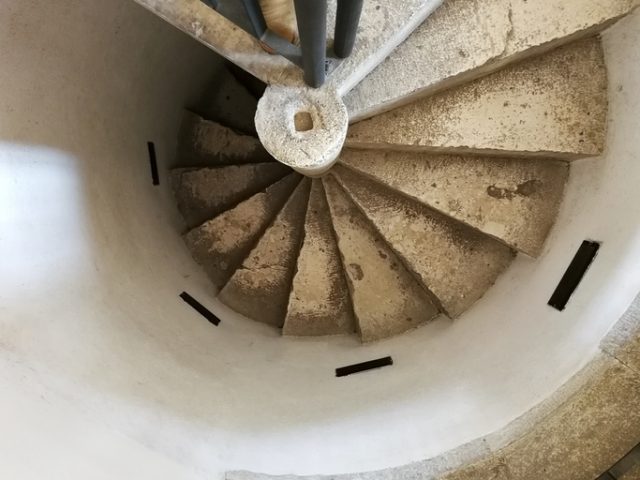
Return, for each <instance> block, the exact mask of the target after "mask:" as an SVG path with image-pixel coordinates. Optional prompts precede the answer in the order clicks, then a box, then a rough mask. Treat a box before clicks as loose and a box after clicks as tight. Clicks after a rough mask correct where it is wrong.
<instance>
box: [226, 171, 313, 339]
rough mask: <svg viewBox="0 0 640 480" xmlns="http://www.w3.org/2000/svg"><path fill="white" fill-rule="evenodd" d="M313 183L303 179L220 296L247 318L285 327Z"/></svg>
mask: <svg viewBox="0 0 640 480" xmlns="http://www.w3.org/2000/svg"><path fill="white" fill-rule="evenodd" d="M310 184H311V181H310V180H309V179H304V180H302V181H301V182H300V184H299V185H298V186H297V187H296V189H295V191H294V192H293V194H292V195H291V197H290V198H289V200H287V203H286V204H285V206H284V207H283V208H282V210H281V211H280V213H278V216H277V217H276V219H275V220H274V222H273V224H272V225H271V226H270V227H269V228H268V229H267V230H266V232H265V233H264V235H263V236H262V237H261V238H260V241H259V242H258V244H257V245H256V247H255V248H254V249H253V250H252V251H251V253H250V254H249V256H248V257H247V258H246V259H245V260H244V261H243V262H242V265H241V266H240V268H238V269H237V270H236V271H235V273H234V274H233V276H232V277H231V279H230V280H229V282H227V284H226V285H225V286H224V288H223V289H222V291H221V292H220V296H219V298H220V300H221V301H222V302H223V303H225V304H226V305H227V306H229V307H231V308H232V309H234V310H235V311H236V312H239V313H241V314H243V315H245V316H246V317H249V318H251V319H253V320H256V321H258V322H263V323H267V324H269V325H273V326H274V327H282V325H283V324H284V318H285V315H286V313H287V303H288V301H289V292H290V291H291V281H292V279H293V275H294V273H295V266H296V259H297V257H298V252H299V251H300V243H301V240H302V235H303V232H304V218H305V211H306V209H307V202H308V197H309V187H310Z"/></svg>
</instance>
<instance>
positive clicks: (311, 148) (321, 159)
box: [256, 86, 349, 176]
mask: <svg viewBox="0 0 640 480" xmlns="http://www.w3.org/2000/svg"><path fill="white" fill-rule="evenodd" d="M301 113H302V114H308V116H310V117H311V124H312V128H311V129H307V130H305V131H298V130H297V129H296V123H295V118H296V115H299V114H301ZM348 125H349V119H348V116H347V109H346V108H345V106H344V103H343V102H342V99H341V98H340V96H339V95H338V93H337V92H336V91H335V90H332V89H329V88H327V87H325V88H322V89H312V88H291V87H282V86H271V87H269V88H267V90H266V92H265V94H264V95H263V96H262V98H261V99H260V101H259V102H258V111H257V112H256V130H257V131H258V136H259V137H260V141H262V144H263V145H264V147H265V148H266V149H267V151H268V152H269V153H270V154H271V155H272V156H273V157H274V158H276V159H277V160H278V161H279V162H282V163H284V164H285V165H288V166H290V167H291V168H294V169H295V170H297V171H298V172H300V173H302V174H304V175H311V176H318V175H321V174H322V173H324V172H325V171H326V170H328V169H329V168H330V167H331V165H333V163H334V162H335V159H336V157H337V156H338V154H339V153H340V150H341V149H342V145H343V143H344V139H345V137H346V135H347V128H348Z"/></svg>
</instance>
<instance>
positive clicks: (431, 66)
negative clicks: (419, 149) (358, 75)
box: [345, 0, 638, 122]
mask: <svg viewBox="0 0 640 480" xmlns="http://www.w3.org/2000/svg"><path fill="white" fill-rule="evenodd" d="M637 5H638V0H563V1H557V2H554V1H542V0H540V1H525V0H447V1H446V2H444V4H443V5H442V6H441V7H440V8H439V9H438V10H436V12H435V13H434V14H433V15H432V16H431V17H429V18H428V19H427V20H426V21H425V22H424V23H423V24H422V25H421V26H420V27H418V28H417V29H416V30H415V31H414V32H413V33H412V34H411V35H410V36H409V38H408V39H407V40H406V41H405V42H404V43H403V44H402V45H400V46H399V47H398V48H396V50H394V51H393V52H392V53H391V55H389V56H388V57H387V58H386V60H385V61H384V62H382V63H381V64H380V65H379V66H378V67H377V68H376V69H375V70H373V71H372V72H371V73H369V75H368V76H367V77H366V78H365V79H364V80H363V81H362V82H360V84H358V85H357V86H356V88H354V89H353V90H352V91H351V92H349V94H348V95H347V96H346V97H345V103H346V105H347V108H348V110H349V118H350V120H351V121H352V122H355V121H358V120H362V119H364V118H367V117H371V116H373V115H376V114H378V113H381V112H385V111H388V110H390V109H392V108H394V107H397V106H400V105H404V104H406V103H409V102H411V101H413V100H415V99H416V98H419V97H424V96H426V95H429V94H432V93H434V92H436V91H439V90H445V89H448V88H451V87H453V86H455V85H460V84H462V83H465V82H467V81H469V80H471V79H473V78H477V77H480V76H482V75H486V74H488V73H491V72H495V71H496V70H499V69H500V68H502V67H504V66H505V65H507V64H509V63H511V62H514V61H518V60H521V59H523V58H526V57H529V56H532V55H538V54H542V53H544V52H547V51H550V50H552V49H554V48H556V47H558V46H560V45H563V44H565V43H568V42H570V41H573V40H576V39H578V38H581V37H587V36H591V35H593V34H595V33H597V32H599V31H601V30H603V29H605V28H606V27H608V26H609V25H611V23H612V22H614V21H615V20H617V19H619V18H620V17H622V16H624V15H626V14H628V13H629V12H631V11H632V10H633V9H634V8H635V7H637Z"/></svg>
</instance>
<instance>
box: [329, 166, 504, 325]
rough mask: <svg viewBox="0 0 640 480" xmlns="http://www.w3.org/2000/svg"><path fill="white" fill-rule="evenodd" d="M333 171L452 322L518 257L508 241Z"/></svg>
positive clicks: (339, 169)
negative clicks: (501, 240)
mask: <svg viewBox="0 0 640 480" xmlns="http://www.w3.org/2000/svg"><path fill="white" fill-rule="evenodd" d="M331 173H332V174H333V175H334V176H336V178H337V179H338V181H339V182H340V184H341V185H342V186H343V188H344V189H345V190H346V191H347V193H348V194H349V196H350V197H351V199H352V200H353V201H354V202H355V203H356V205H358V207H359V208H360V210H362V212H363V213H364V214H365V215H366V216H367V218H369V220H370V221H371V222H372V223H373V224H374V226H375V227H376V229H377V231H378V232H379V233H380V234H381V235H382V237H383V238H384V239H385V240H386V242H387V243H388V244H389V246H390V247H391V248H392V249H393V250H394V252H395V253H396V254H397V256H398V257H399V258H400V259H402V261H403V263H404V264H405V266H406V267H407V269H408V270H410V271H412V272H414V273H415V274H416V276H417V278H418V280H419V281H420V282H421V283H422V285H424V286H425V287H426V288H427V289H428V290H429V291H430V292H431V293H432V294H433V295H434V296H435V297H436V298H437V299H438V301H439V304H440V307H441V309H442V310H443V312H444V313H445V314H446V315H447V316H449V317H450V318H456V317H458V316H460V315H461V314H462V313H463V312H464V311H465V310H467V309H468V308H469V307H471V305H473V303H475V302H476V301H477V300H478V299H479V298H480V297H482V295H484V293H485V292H486V291H487V290H488V289H489V288H490V287H491V286H492V285H493V284H494V282H495V281H496V279H497V278H498V275H500V273H502V272H503V271H504V269H505V268H506V267H507V266H508V265H509V264H510V263H511V260H513V258H514V252H513V251H512V250H511V249H510V248H509V247H507V246H506V245H504V244H503V243H501V242H498V241H497V240H494V239H493V238H491V237H489V236H487V235H484V234H482V233H480V232H479V231H477V230H475V229H472V228H470V227H468V226H467V225H464V224H462V223H460V222H458V221H455V220H453V219H451V218H450V217H446V216H445V215H442V214H441V213H438V212H436V211H434V210H432V209H430V208H429V207H426V206H424V205H422V204H420V203H418V202H416V201H415V200H411V199H409V198H407V197H405V196H403V195H401V194H399V193H397V192H394V191H393V190H390V189H389V188H386V187H384V186H382V185H381V184H379V183H377V182H374V181H372V180H370V179H368V178H366V177H364V176H362V175H359V174H357V173H356V172H354V171H352V170H349V169H348V168H346V167H343V166H341V165H336V166H335V167H334V168H333V169H332V170H331Z"/></svg>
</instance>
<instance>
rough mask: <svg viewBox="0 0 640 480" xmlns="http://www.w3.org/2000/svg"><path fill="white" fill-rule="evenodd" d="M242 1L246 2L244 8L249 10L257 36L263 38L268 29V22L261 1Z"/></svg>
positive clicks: (250, 19) (248, 13)
mask: <svg viewBox="0 0 640 480" xmlns="http://www.w3.org/2000/svg"><path fill="white" fill-rule="evenodd" d="M242 3H243V4H244V9H245V10H246V11H247V16H248V17H249V21H250V22H251V25H252V26H253V31H254V33H255V35H256V37H258V38H259V39H262V36H263V35H264V33H265V32H266V31H267V22H266V20H265V19H264V15H263V14H262V9H261V8H260V2H259V1H258V0H242Z"/></svg>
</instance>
